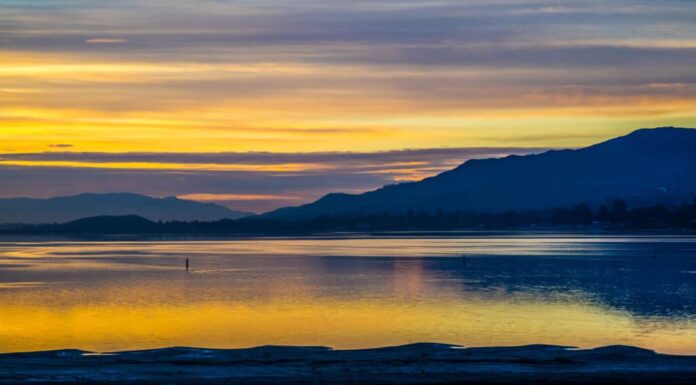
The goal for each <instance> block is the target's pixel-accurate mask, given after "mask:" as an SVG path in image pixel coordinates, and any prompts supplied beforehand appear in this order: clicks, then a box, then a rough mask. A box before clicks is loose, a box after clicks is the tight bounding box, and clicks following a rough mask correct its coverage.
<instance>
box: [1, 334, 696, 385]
mask: <svg viewBox="0 0 696 385" xmlns="http://www.w3.org/2000/svg"><path fill="white" fill-rule="evenodd" d="M0 372H1V373H3V376H2V378H0V384H16V383H27V382H31V383H36V384H78V383H79V384H150V385H157V384H203V383H205V384H223V383H235V384H305V383H321V384H347V383H361V384H385V385H386V384H522V385H524V384H558V383H563V384H656V383H669V384H693V379H694V378H696V356H676V355H665V354H659V353H656V352H653V351H651V350H646V349H641V348H636V347H630V346H620V345H616V346H606V347H600V348H594V349H575V348H569V347H563V346H553V345H529V346H520V347H477V348H461V347H458V346H453V345H445V344H432V343H419V344H411V345H403V346H396V347H386V348H372V349H360V350H334V349H330V348H325V347H290V346H262V347H256V348H248V349H230V350H225V349H202V348H182V347H175V348H165V349H154V350H142V351H129V352H118V353H105V354H101V353H89V352H85V351H80V350H59V351H48V352H32V353H9V354H0Z"/></svg>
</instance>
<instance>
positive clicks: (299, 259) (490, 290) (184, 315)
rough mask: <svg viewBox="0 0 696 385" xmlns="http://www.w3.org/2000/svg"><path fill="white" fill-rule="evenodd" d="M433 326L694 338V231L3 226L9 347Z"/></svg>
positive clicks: (444, 330)
mask: <svg viewBox="0 0 696 385" xmlns="http://www.w3.org/2000/svg"><path fill="white" fill-rule="evenodd" d="M462 255H466V258H462ZM187 258H188V259H189V263H190V267H189V270H188V271H187V270H186V268H185V261H186V259H187ZM425 341H427V342H443V343H452V344H459V345H465V346H501V345H524V344H536V343H544V344H555V345H568V346H577V347H594V346H601V345H611V344H627V345H635V346H641V347H646V348H650V349H654V350H657V351H660V352H665V353H680V354H696V238H694V237H687V236H595V235H569V234H560V235H547V234H542V235H538V234H537V235H534V234H502V233H501V234H495V233H494V234H486V235H478V234H475V233H473V234H452V235H443V236H427V235H425V236H424V235H409V234H400V235H393V236H377V235H375V236H337V237H318V238H302V239H298V238H288V239H283V238H273V239H265V238H257V239H238V240H206V241H203V240H164V241H162V240H158V241H128V240H116V241H66V240H53V241H33V240H24V241H21V242H17V241H15V242H11V241H1V242H0V352H16V351H35V350H49V349H64V348H80V349H86V350H91V351H99V352H104V351H118V350H133V349H144V348H156V347H166V346H196V347H211V348H236V347H249V346H257V345H267V344H274V345H323V346H332V347H336V348H362V347H375V346H386V345H398V344H405V343H411V342H425Z"/></svg>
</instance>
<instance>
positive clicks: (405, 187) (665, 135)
mask: <svg viewBox="0 0 696 385" xmlns="http://www.w3.org/2000/svg"><path fill="white" fill-rule="evenodd" d="M695 192H696V130H694V129H688V128H674V127H663V128H655V129H640V130H637V131H634V132H632V133H630V134H628V135H626V136H622V137H618V138H614V139H611V140H608V141H605V142H602V143H599V144H595V145H592V146H589V147H585V148H581V149H574V150H552V151H547V152H544V153H541V154H534V155H525V156H519V155H512V156H508V157H505V158H500V159H475V160H469V161H467V162H465V163H463V164H462V165H460V166H458V167H456V168H454V169H452V170H449V171H446V172H443V173H441V174H438V175H436V176H433V177H430V178H426V179H424V180H422V181H419V182H410V183H401V184H395V185H388V186H385V187H382V188H380V189H377V190H374V191H370V192H366V193H363V194H359V195H351V194H328V195H326V196H324V197H323V198H321V199H319V200H317V201H315V202H313V203H310V204H307V205H303V206H299V207H288V208H282V209H278V210H275V211H272V212H270V213H267V214H265V215H264V216H263V217H264V218H269V219H292V220H298V219H307V218H312V217H317V216H327V215H367V214H371V213H375V214H378V213H384V212H388V213H398V212H406V211H408V210H413V211H416V212H418V211H421V212H436V211H457V210H460V211H462V210H463V211H475V212H490V213H497V212H504V211H509V210H517V211H521V210H532V209H547V208H552V207H562V206H570V205H573V204H576V203H577V202H587V203H590V204H593V203H595V204H597V203H601V202H606V201H608V200H610V199H616V198H620V199H624V200H626V201H628V202H629V203H630V204H631V205H632V206H646V205H652V204H658V203H664V204H677V203H681V202H686V201H690V200H691V199H692V197H693V194H694V193H695Z"/></svg>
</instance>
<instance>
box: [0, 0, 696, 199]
mask: <svg viewBox="0 0 696 385" xmlns="http://www.w3.org/2000/svg"><path fill="white" fill-rule="evenodd" d="M694 20H696V2H694V1H693V0H684V1H667V0H665V1H658V0H650V1H628V0H613V1H596V0H567V1H533V0H461V1H439V0H420V1H414V0H380V1H347V0H342V1H338V0H293V1H278V0H238V1H234V0H177V1H169V0H137V1H136V0H124V1H98V0H43V1H33V0H0V186H2V187H0V197H14V196H33V197H49V196H55V195H67V194H74V193H80V192H88V191H89V192H115V191H130V192H138V193H145V194H149V195H153V196H171V195H174V196H181V197H187V198H192V199H198V200H205V201H214V202H220V203H223V204H225V205H227V206H229V207H233V208H239V209H244V210H253V211H264V210H269V209H272V208H275V207H279V206H285V205H295V204H298V203H302V202H306V201H308V200H312V199H315V198H318V197H320V196H321V195H323V194H325V193H326V192H329V191H344V192H359V191H365V190H367V189H372V188H376V187H379V186H381V185H383V184H386V183H394V182H398V181H405V180H415V179H419V178H422V177H424V176H428V175H432V174H434V173H436V172H439V171H442V170H444V169H447V168H451V167H453V166H455V165H457V164H459V163H461V162H462V161H464V160H466V159H469V158H472V157H490V156H503V155H506V154H510V153H519V154H524V153H530V152H538V151H542V150H543V149H547V148H558V147H578V146H584V145H588V144H591V143H595V142H598V141H601V140H604V139H608V138H610V137H614V136H617V135H621V134H625V133H627V132H629V131H632V130H634V129H637V128H641V127H656V126H682V127H696V22H694Z"/></svg>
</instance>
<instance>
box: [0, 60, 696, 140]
mask: <svg viewBox="0 0 696 385" xmlns="http://www.w3.org/2000/svg"><path fill="white" fill-rule="evenodd" d="M0 55H2V56H3V57H4V58H5V61H4V62H3V64H2V65H1V66H0V102H1V103H2V104H0V127H2V128H0V152H4V153H16V152H42V151H46V150H48V149H50V146H51V145H53V144H55V143H68V144H70V145H72V147H70V148H66V149H64V150H66V151H80V152H129V151H164V152H213V151H277V152H304V151H349V150H350V151H380V150H392V149H402V148H426V147H443V146H456V147H468V146H472V147H476V146H500V145H501V144H504V145H505V146H521V147H542V146H543V147H558V146H580V145H587V144H591V143H593V142H597V141H600V140H603V139H606V138H608V137H612V136H615V135H619V134H623V133H626V132H628V131H631V130H633V129H635V128H639V127H646V126H659V125H666V124H673V125H679V124H682V125H696V117H694V116H693V107H694V105H695V104H694V100H693V99H692V98H689V97H685V96H684V95H683V93H682V94H680V93H678V92H677V93H676V94H674V95H671V94H669V91H670V90H671V89H674V90H676V91H678V90H679V89H680V88H683V87H685V85H680V84H677V83H660V84H648V85H646V87H648V88H650V87H652V88H656V89H665V90H666V91H665V92H667V93H664V92H663V93H662V94H658V95H655V96H654V97H646V96H639V95H637V96H633V95H631V94H617V95H611V94H608V93H607V94H601V93H600V94H592V93H588V92H586V91H585V90H582V89H580V88H573V87H566V88H556V89H553V88H551V89H550V88H543V87H537V88H535V87H530V86H527V85H523V84H517V83H515V81H510V84H507V83H505V82H504V81H503V82H502V83H501V82H500V80H497V81H496V80H495V79H496V76H503V77H510V79H516V78H518V77H531V78H532V79H533V78H539V79H542V78H544V77H545V76H548V71H545V72H539V71H536V72H535V71H533V70H519V71H517V72H516V71H508V72H506V73H505V74H503V75H499V74H498V73H497V72H496V71H494V70H487V69H484V68H481V69H471V68H470V69H456V68H451V67H446V66H445V67H443V68H439V69H433V70H432V71H430V72H425V73H423V72H422V71H421V72H419V71H418V70H417V68H408V67H402V68H398V67H397V68H395V69H393V70H392V71H390V72H389V73H388V74H385V73H382V72H381V70H380V69H378V68H372V67H370V66H365V65H364V66H346V65H316V64H307V63H293V62H287V63H264V62H249V63H237V64H230V63H224V62H223V63H185V62H184V63H167V62H145V61H137V60H136V59H134V60H131V61H124V59H121V61H120V62H114V61H111V62H109V61H99V60H98V59H94V58H90V57H80V56H75V55H74V54H73V55H67V54H66V55H59V54H38V53H34V54H18V53H13V52H0ZM479 77H481V78H482V79H484V81H485V79H489V81H490V83H491V84H490V85H489V86H488V87H483V88H480V89H478V91H477V92H478V94H477V93H476V92H474V93H471V92H469V91H466V88H462V89H459V88H458V87H457V86H453V87H452V88H451V89H447V88H442V87H439V86H428V88H426V89H424V90H423V91H422V92H426V93H430V94H432V95H430V97H428V98H423V97H422V95H421V94H420V93H413V92H412V91H411V90H409V89H403V90H400V89H399V88H398V87H396V86H398V85H399V84H401V83H403V84H408V83H409V82H414V81H415V82H423V81H426V79H435V80H431V81H434V82H435V83H436V85H437V83H440V82H442V83H452V84H453V85H456V84H458V83H459V84H461V85H462V87H464V85H465V84H467V83H469V82H475V79H477V78H479ZM225 84H227V86H224V85H225ZM395 85H396V86H395ZM395 87H396V88H395ZM399 87H400V86H399ZM462 92H464V93H463V94H461V95H459V94H460V93H462Z"/></svg>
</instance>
